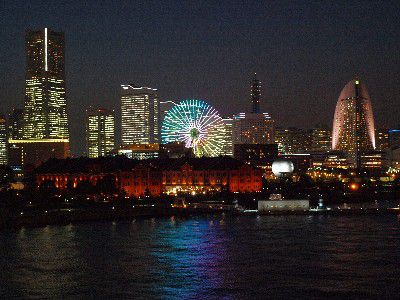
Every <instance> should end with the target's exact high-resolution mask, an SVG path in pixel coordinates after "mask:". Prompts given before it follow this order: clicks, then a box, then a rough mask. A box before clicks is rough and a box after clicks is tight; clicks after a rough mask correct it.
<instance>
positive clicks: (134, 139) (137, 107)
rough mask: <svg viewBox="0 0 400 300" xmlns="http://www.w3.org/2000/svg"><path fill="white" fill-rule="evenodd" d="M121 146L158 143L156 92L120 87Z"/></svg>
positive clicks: (133, 87) (158, 108) (158, 106)
mask: <svg viewBox="0 0 400 300" xmlns="http://www.w3.org/2000/svg"><path fill="white" fill-rule="evenodd" d="M121 88H122V95H121V130H122V132H121V133H122V145H123V146H126V145H131V144H152V143H159V141H160V104H159V100H158V96H157V90H156V89H153V88H149V87H138V86H135V85H121Z"/></svg>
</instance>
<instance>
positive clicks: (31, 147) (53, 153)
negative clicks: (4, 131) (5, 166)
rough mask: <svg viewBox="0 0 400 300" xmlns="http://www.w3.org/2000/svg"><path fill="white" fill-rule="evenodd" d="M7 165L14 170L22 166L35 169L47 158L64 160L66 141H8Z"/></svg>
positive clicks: (66, 150)
mask: <svg viewBox="0 0 400 300" xmlns="http://www.w3.org/2000/svg"><path fill="white" fill-rule="evenodd" d="M8 151H9V165H10V166H11V167H12V168H13V169H14V168H15V169H22V168H23V167H24V166H28V165H29V166H33V167H37V166H39V165H40V164H42V163H43V162H45V161H47V160H48V159H49V158H66V157H67V156H68V154H69V143H68V140H61V139H42V140H8Z"/></svg>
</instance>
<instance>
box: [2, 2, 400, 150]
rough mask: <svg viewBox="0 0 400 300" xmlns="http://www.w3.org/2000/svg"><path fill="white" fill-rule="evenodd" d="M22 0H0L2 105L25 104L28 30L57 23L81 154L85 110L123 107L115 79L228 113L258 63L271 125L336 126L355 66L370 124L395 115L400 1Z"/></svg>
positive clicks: (395, 119)
mask: <svg viewBox="0 0 400 300" xmlns="http://www.w3.org/2000/svg"><path fill="white" fill-rule="evenodd" d="M26 2H28V1H26ZM29 2H31V3H29V4H28V3H26V4H25V3H24V1H1V2H0V26H1V31H0V32H1V39H0V76H1V77H0V84H1V88H0V101H1V103H2V106H1V108H0V111H1V112H3V113H9V112H10V110H11V109H12V107H23V99H24V77H25V54H24V32H25V29H27V28H32V29H38V28H43V27H50V28H52V29H53V30H56V31H64V32H65V35H66V84H67V101H68V102H67V103H68V109H69V120H70V124H71V125H70V128H71V135H72V137H71V144H72V145H71V146H72V150H73V152H74V153H75V154H76V155H79V154H82V153H83V151H84V141H85V135H84V109H85V108H86V107H88V106H89V105H95V106H104V107H106V108H114V109H115V110H116V112H117V114H118V113H119V104H120V98H119V92H120V84H121V83H136V84H138V85H145V86H151V87H154V88H158V89H159V96H160V99H161V100H179V99H185V98H201V99H205V100H208V101H209V102H210V103H212V104H213V105H214V106H215V108H216V109H217V110H218V111H219V112H220V113H221V114H223V115H225V114H232V113H235V112H240V111H249V110H250V107H251V106H250V101H249V81H250V79H251V77H252V76H253V75H252V74H253V73H254V72H257V74H258V77H259V79H260V80H261V81H262V105H261V107H262V110H263V111H268V112H269V113H270V114H271V116H272V117H273V118H274V119H275V120H276V122H277V125H278V126H297V127H302V128H311V127H312V126H314V125H315V124H316V123H321V122H322V123H326V124H327V125H329V126H331V123H332V119H333V113H334V109H335V105H336V101H337V97H338V96H339V93H340V91H341V89H342V88H343V87H344V85H345V84H346V83H347V82H348V81H349V80H351V79H352V77H354V76H355V75H356V74H357V75H359V77H360V78H361V79H363V80H364V81H365V83H366V85H367V87H368V90H369V93H370V96H371V98H372V105H373V109H374V116H375V121H376V123H377V126H378V127H383V126H388V127H398V126H399V125H400V119H399V113H400V92H399V86H400V85H399V83H400V21H399V19H400V2H399V1H377V2H373V1H365V2H358V1H343V2H340V1H331V2H327V1H323V3H321V2H318V3H317V2H314V3H312V4H310V3H309V1H293V2H285V1H271V2H263V1H254V2H252V1H243V2H242V1H204V2H201V1H154V2H153V1H143V2H135V1H110V2H108V1H68V3H67V2H62V1H48V3H46V2H44V1H43V2H39V1H29ZM216 2H218V3H216Z"/></svg>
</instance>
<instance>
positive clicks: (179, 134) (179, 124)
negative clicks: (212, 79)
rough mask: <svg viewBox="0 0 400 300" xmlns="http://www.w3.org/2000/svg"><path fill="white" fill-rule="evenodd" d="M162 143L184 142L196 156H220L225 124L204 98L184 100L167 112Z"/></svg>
mask: <svg viewBox="0 0 400 300" xmlns="http://www.w3.org/2000/svg"><path fill="white" fill-rule="evenodd" d="M161 138H162V143H163V144H166V143H171V142H183V143H184V144H185V146H186V148H191V149H192V150H193V153H194V155H195V156H197V157H202V156H207V157H213V156H219V155H220V154H221V153H222V150H223V146H224V138H225V123H224V122H223V120H222V118H221V117H220V116H219V114H218V112H217V111H216V110H215V109H214V108H213V107H212V106H211V105H210V104H208V103H207V102H205V101H203V100H197V99H191V100H183V101H181V102H179V103H177V104H176V105H174V106H173V107H172V108H171V109H170V110H169V111H168V113H167V114H166V116H165V119H164V121H163V124H162V128H161Z"/></svg>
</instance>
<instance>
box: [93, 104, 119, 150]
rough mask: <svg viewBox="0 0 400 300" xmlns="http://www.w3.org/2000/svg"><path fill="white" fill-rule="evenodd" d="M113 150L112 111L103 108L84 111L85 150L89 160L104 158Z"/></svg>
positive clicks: (113, 121)
mask: <svg viewBox="0 0 400 300" xmlns="http://www.w3.org/2000/svg"><path fill="white" fill-rule="evenodd" d="M114 148H115V119H114V111H112V110H107V109H104V108H98V109H92V108H91V109H89V110H87V111H86V149H87V155H88V157H90V158H94V157H99V156H106V155H107V154H109V153H110V152H111V151H112V150H114Z"/></svg>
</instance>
